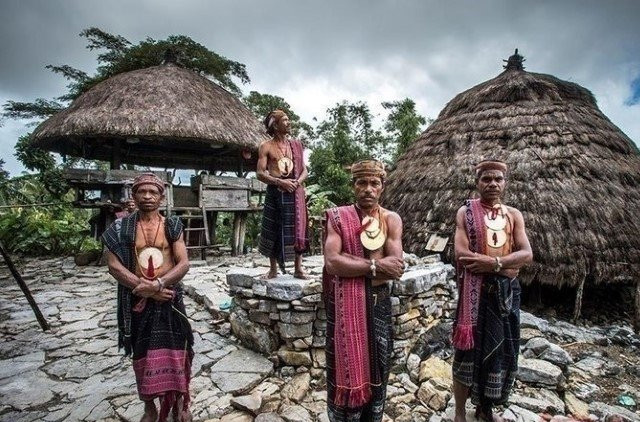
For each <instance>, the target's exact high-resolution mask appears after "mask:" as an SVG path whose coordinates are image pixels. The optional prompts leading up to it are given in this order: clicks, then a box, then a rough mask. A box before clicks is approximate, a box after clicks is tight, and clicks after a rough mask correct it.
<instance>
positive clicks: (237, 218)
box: [231, 211, 242, 256]
mask: <svg viewBox="0 0 640 422" xmlns="http://www.w3.org/2000/svg"><path fill="white" fill-rule="evenodd" d="M240 214H241V213H240V212H238V211H236V212H234V213H233V236H232V238H231V254H232V255H233V256H238V255H240V254H241V253H242V252H241V251H238V246H239V244H240V226H241V221H242V217H241V215H240Z"/></svg>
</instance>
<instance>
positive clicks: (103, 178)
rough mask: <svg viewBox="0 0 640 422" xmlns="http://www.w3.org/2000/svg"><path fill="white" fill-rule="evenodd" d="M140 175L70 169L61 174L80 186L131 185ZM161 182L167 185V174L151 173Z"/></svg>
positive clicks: (135, 172) (112, 171) (135, 173)
mask: <svg viewBox="0 0 640 422" xmlns="http://www.w3.org/2000/svg"><path fill="white" fill-rule="evenodd" d="M141 173H147V172H141V171H138V170H95V169H78V168H70V169H66V170H64V172H63V177H64V178H65V179H66V180H67V181H69V183H76V184H79V185H82V184H117V185H119V184H120V185H121V184H129V185H130V184H132V183H133V179H135V177H136V176H137V175H139V174H141ZM152 173H153V174H155V175H156V176H158V177H159V178H160V180H162V181H163V182H165V183H167V184H168V180H169V173H168V172H165V171H154V172H152Z"/></svg>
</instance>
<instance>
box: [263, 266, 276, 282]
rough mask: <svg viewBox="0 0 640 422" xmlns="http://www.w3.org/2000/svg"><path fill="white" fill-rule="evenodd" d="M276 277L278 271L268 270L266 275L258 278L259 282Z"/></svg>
mask: <svg viewBox="0 0 640 422" xmlns="http://www.w3.org/2000/svg"><path fill="white" fill-rule="evenodd" d="M277 276H278V270H277V269H276V270H269V272H268V273H266V274H262V275H261V276H260V280H270V279H272V278H276V277H277Z"/></svg>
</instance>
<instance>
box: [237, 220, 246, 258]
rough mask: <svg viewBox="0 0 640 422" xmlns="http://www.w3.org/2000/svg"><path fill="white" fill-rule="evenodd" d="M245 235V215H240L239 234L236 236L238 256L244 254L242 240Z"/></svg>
mask: <svg viewBox="0 0 640 422" xmlns="http://www.w3.org/2000/svg"><path fill="white" fill-rule="evenodd" d="M246 234H247V213H246V212H244V211H243V212H241V213H240V233H239V234H238V255H243V254H244V238H245V236H246Z"/></svg>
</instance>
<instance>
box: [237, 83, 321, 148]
mask: <svg viewBox="0 0 640 422" xmlns="http://www.w3.org/2000/svg"><path fill="white" fill-rule="evenodd" d="M242 101H243V102H244V104H245V105H246V106H247V108H248V109H249V110H251V112H252V113H253V114H254V115H255V116H256V117H257V118H258V119H259V120H260V122H262V121H263V120H264V118H265V117H266V116H267V115H268V114H269V113H270V112H272V111H273V110H276V109H280V110H282V111H284V112H285V113H287V116H289V120H290V121H291V134H292V135H293V136H294V137H302V138H303V139H310V138H313V136H314V133H313V128H312V127H311V125H310V124H308V123H305V122H303V121H302V120H301V119H300V116H298V115H297V114H296V113H295V112H294V111H293V110H292V109H291V106H290V105H289V103H288V102H286V101H285V99H284V98H282V97H278V96H277V95H271V94H261V93H259V92H258V91H251V92H249V95H247V96H246V97H244V98H243V99H242Z"/></svg>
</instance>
